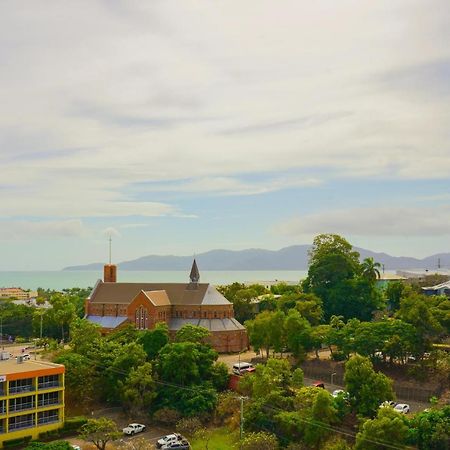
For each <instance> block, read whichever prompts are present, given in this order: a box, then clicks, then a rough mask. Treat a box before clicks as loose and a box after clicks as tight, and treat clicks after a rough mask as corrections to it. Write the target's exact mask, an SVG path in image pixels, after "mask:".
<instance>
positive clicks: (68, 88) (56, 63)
mask: <svg viewBox="0 0 450 450" xmlns="http://www.w3.org/2000/svg"><path fill="white" fill-rule="evenodd" d="M448 10H449V4H448V2H446V1H437V2H436V5H435V6H434V7H433V8H430V7H429V5H428V3H427V2H423V1H418V0H414V1H411V0H401V1H399V2H396V5H395V7H392V2H391V1H389V0H383V1H378V2H376V3H374V2H369V1H367V2H363V1H361V2H357V3H355V2H353V1H347V0H344V1H340V2H328V1H317V2H306V1H294V0H292V1H287V2H286V3H284V4H283V8H280V7H279V4H278V3H276V2H273V1H269V0H266V1H261V0H249V1H246V2H244V3H243V2H241V1H239V2H238V1H237V0H235V1H232V0H230V1H227V2H224V3H222V4H221V5H220V6H217V5H216V4H215V3H214V2H208V1H206V0H204V1H198V2H195V4H193V3H183V2H179V1H170V0H167V1H164V2H144V3H140V2H103V1H94V0H84V1H83V0H82V1H80V2H76V3H72V4H67V3H65V2H64V3H62V2H60V3H58V2H57V3H55V2H46V1H43V2H39V4H37V3H36V4H34V3H27V5H26V7H25V6H24V5H23V4H21V3H20V2H3V3H2V6H0V17H2V27H0V55H1V57H2V70H1V72H0V99H1V102H2V112H0V136H1V137H0V164H1V166H2V181H1V184H2V186H3V187H4V188H3V189H1V187H0V199H1V204H2V213H3V214H5V215H6V216H19V215H23V214H24V213H26V214H29V215H37V216H41V217H44V216H53V217H56V216H57V217H87V216H127V215H144V216H158V215H185V214H186V215H189V211H178V210H177V209H176V207H175V206H173V205H171V204H167V203H165V202H162V201H159V199H158V197H157V196H156V194H157V192H160V191H161V190H159V191H158V189H155V190H154V193H155V195H154V196H152V199H151V201H141V200H136V198H139V197H138V196H136V197H129V196H127V195H126V192H127V191H128V189H129V185H130V184H132V183H142V184H144V183H148V182H154V183H158V182H161V181H164V182H169V187H170V186H175V185H177V184H179V185H180V186H181V189H182V190H185V191H186V192H201V190H202V189H205V191H206V192H211V191H212V192H215V193H220V194H227V195H229V194H231V195H242V194H244V195H248V194H256V193H264V192H268V191H271V190H279V189H284V188H289V187H294V186H296V184H295V182H293V181H292V180H289V179H287V180H286V179H285V180H283V179H282V177H280V178H279V179H270V181H269V182H268V183H267V185H266V186H265V185H264V183H263V182H251V181H249V180H247V179H245V177H244V176H243V174H244V175H245V174H247V175H258V176H259V177H261V174H264V173H284V172H286V173H288V172H290V171H292V170H296V169H307V170H308V169H311V170H312V171H313V170H316V169H319V170H321V169H326V170H327V171H329V172H330V173H332V174H333V176H344V177H377V176H381V177H384V178H391V179H399V178H403V179H424V178H448V173H449V170H450V149H449V144H448V142H449V141H448V124H449V107H448V104H449V102H448V95H447V92H448V90H446V89H437V91H438V92H440V93H441V95H436V89H435V88H434V87H436V86H444V85H448V77H445V74H446V73H448V72H446V69H447V68H448V66H449V64H450V63H449V61H450V49H449V47H448V45H447V42H448V40H449V38H450V37H449V33H450V32H449V29H448V27H447V24H446V22H445V18H446V14H445V13H444V12H445V11H447V12H448ZM436 61H439V62H440V63H439V64H436ZM428 67H432V68H433V70H432V71H431V72H430V70H427V68H428ZM424 68H425V69H424ZM405 71H406V72H405ZM405 73H407V74H408V76H407V77H406V78H405ZM405 79H406V80H407V83H405V82H404V80H405ZM428 81H431V83H432V85H433V93H432V95H431V94H430V95H428V94H429V89H428V86H429V85H430V83H429V82H428ZM418 92H420V94H421V95H420V96H417V93H418ZM269 178H270V177H269ZM308 178H314V177H313V176H311V177H308ZM186 179H189V180H192V181H188V182H185V181H184V180H186ZM170 183H172V184H171V185H170ZM299 186H303V184H301V183H300V184H299ZM144 190H145V189H144Z"/></svg>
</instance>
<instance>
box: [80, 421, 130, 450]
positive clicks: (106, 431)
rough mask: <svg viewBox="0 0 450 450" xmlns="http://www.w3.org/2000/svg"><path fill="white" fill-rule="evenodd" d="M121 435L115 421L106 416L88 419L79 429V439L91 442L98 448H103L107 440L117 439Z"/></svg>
mask: <svg viewBox="0 0 450 450" xmlns="http://www.w3.org/2000/svg"><path fill="white" fill-rule="evenodd" d="M121 435H122V433H120V432H119V430H118V429H117V425H116V424H115V422H114V421H112V420H111V419H108V418H106V417H100V418H99V419H89V420H88V421H87V423H85V424H84V425H83V426H82V427H81V429H80V437H81V439H83V440H85V441H88V442H92V443H93V444H94V445H95V446H96V447H97V448H98V450H105V448H106V444H107V443H108V442H110V441H114V440H116V439H119V437H120V436H121Z"/></svg>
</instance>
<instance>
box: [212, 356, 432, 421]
mask: <svg viewBox="0 0 450 450" xmlns="http://www.w3.org/2000/svg"><path fill="white" fill-rule="evenodd" d="M257 356H259V355H257V354H256V353H255V352H254V351H251V350H250V351H247V352H243V353H241V355H240V361H241V362H244V361H245V362H250V361H251V360H252V358H255V357H257ZM238 360H239V356H238V355H220V356H219V361H222V362H224V363H225V364H226V365H227V366H228V367H229V368H230V369H231V368H232V367H233V364H236V363H237V362H238ZM315 381H318V380H315V379H313V378H305V379H304V383H305V386H310V385H312V384H313V383H314V382H315ZM321 381H324V380H321ZM324 384H325V389H326V390H327V391H329V392H333V391H334V390H336V389H344V387H343V386H339V385H337V384H331V383H329V382H326V381H324ZM397 400H398V403H407V404H408V405H409V406H410V408H411V412H412V413H415V412H419V411H423V410H424V409H425V408H429V407H430V404H429V403H422V402H413V401H410V400H402V399H397Z"/></svg>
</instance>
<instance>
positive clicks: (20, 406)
mask: <svg viewBox="0 0 450 450" xmlns="http://www.w3.org/2000/svg"><path fill="white" fill-rule="evenodd" d="M27 409H34V402H26V403H19V404H17V405H10V406H9V412H10V413H12V412H17V411H25V410H27Z"/></svg>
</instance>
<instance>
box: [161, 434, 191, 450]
mask: <svg viewBox="0 0 450 450" xmlns="http://www.w3.org/2000/svg"><path fill="white" fill-rule="evenodd" d="M183 439H184V438H183V436H181V434H168V435H166V436H163V437H161V438H159V439H158V441H157V442H156V447H157V448H163V447H164V448H171V447H167V446H168V445H171V444H176V443H179V442H181V441H182V440H183Z"/></svg>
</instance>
